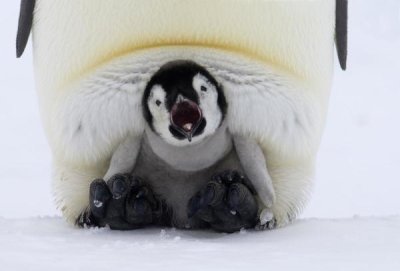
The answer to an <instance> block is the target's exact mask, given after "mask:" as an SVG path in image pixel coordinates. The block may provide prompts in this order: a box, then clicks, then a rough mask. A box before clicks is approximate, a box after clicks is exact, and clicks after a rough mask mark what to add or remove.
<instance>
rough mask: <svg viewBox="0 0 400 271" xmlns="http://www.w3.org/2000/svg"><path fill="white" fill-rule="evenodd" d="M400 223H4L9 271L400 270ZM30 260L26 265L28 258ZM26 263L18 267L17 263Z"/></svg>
mask: <svg viewBox="0 0 400 271" xmlns="http://www.w3.org/2000/svg"><path fill="white" fill-rule="evenodd" d="M399 226H400V218H399V217H398V218H395V217H394V218H385V219H377V218H370V219H348V220H316V219H310V220H303V221H298V222H297V223H295V224H294V225H292V226H290V227H286V228H283V229H278V230H274V231H272V232H249V231H247V232H241V233H237V234H231V235H229V234H218V233H213V232H194V231H177V230H171V229H167V230H163V229H162V230H160V229H147V230H140V231H135V232H110V231H109V230H105V229H101V230H99V229H96V230H86V231H79V230H76V229H72V228H69V227H67V226H66V225H65V223H64V222H63V221H61V219H59V218H41V219H20V220H9V219H8V220H0V239H1V241H2V243H3V244H4V243H5V244H7V249H3V250H2V252H1V254H0V262H1V267H2V270H32V271H34V270H40V271H42V270H69V271H70V270H110V268H112V269H111V270H119V271H122V270H201V271H204V270H219V271H222V270H229V271H231V270H259V269H261V270H324V271H330V270H332V271H336V270H352V271H356V270H360V271H366V270H385V271H386V270H400V250H399V242H400V231H399ZM21 255H23V257H21ZM16 257H18V260H16Z"/></svg>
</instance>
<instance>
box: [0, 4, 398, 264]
mask: <svg viewBox="0 0 400 271" xmlns="http://www.w3.org/2000/svg"><path fill="white" fill-rule="evenodd" d="M82 1H84V0H82ZM350 2H351V5H350V35H349V61H348V70H347V71H346V72H342V71H340V69H339V67H338V64H336V71H335V79H334V85H333V90H332V99H331V103H330V111H329V118H328V122H327V126H326V131H325V135H324V138H323V143H322V146H321V150H320V155H319V162H318V167H317V176H316V182H315V183H316V185H315V190H314V195H313V197H312V199H311V201H310V204H309V205H308V207H307V209H306V210H305V212H304V214H303V217H306V218H309V217H315V218H318V220H303V221H300V222H298V223H296V224H295V225H293V226H290V227H287V228H285V229H282V230H278V231H274V232H271V233H254V235H251V234H246V233H242V234H239V235H230V236H228V237H227V236H226V235H213V234H211V235H207V234H206V235H201V234H199V233H188V232H179V231H178V232H176V231H174V230H167V231H164V230H163V231H161V233H160V232H159V230H155V231H154V230H150V231H146V230H144V231H138V232H135V233H116V232H114V233H109V232H107V233H105V232H104V231H103V230H99V231H96V230H92V231H78V230H75V229H72V228H69V227H68V226H66V224H65V223H63V222H62V221H61V220H60V219H59V218H41V219H39V218H37V217H38V216H54V215H58V212H57V211H56V210H55V209H54V206H53V202H52V197H51V189H50V187H51V181H50V175H51V155H50V151H49V148H48V146H47V143H46V139H45V137H44V134H43V132H42V127H41V123H40V119H39V113H38V110H39V109H38V105H37V100H36V94H35V90H34V81H33V70H32V55H31V48H30V45H28V50H27V51H26V52H25V55H24V56H23V58H22V59H19V60H17V59H16V58H15V49H14V48H15V32H16V25H17V17H18V8H19V1H2V3H1V8H0V239H1V240H0V262H1V263H2V268H3V267H4V266H5V267H6V268H5V269H2V270H17V269H18V270H20V269H21V270H46V268H49V267H51V268H52V270H54V268H55V269H56V270H59V269H63V270H68V271H70V270H75V269H76V270H82V269H83V270H93V269H94V267H96V270H103V269H107V270H108V269H110V268H111V270H114V269H115V268H117V267H118V268H119V270H125V269H127V270H134V269H136V268H135V266H136V267H137V268H140V267H152V268H153V269H155V270H158V269H160V268H159V267H160V264H161V265H162V268H163V270H169V269H173V270H177V269H176V267H180V268H181V269H183V268H184V269H187V264H188V263H191V264H192V268H189V270H205V268H207V269H209V270H210V269H216V270H224V269H229V270H232V269H242V270H243V268H250V267H257V266H258V267H264V269H267V268H268V269H279V267H280V268H283V269H284V270H287V268H291V269H293V268H296V269H297V270H299V269H304V270H339V269H340V270H363V271H364V270H400V261H399V259H400V218H399V217H398V216H399V215H400V170H399V166H400V143H399V141H400V1H399V0H375V1H374V0H350ZM394 215H397V216H394ZM354 216H357V217H358V216H361V217H370V218H362V219H360V218H359V219H355V218H354V219H347V220H334V221H332V220H320V219H321V218H329V219H331V218H344V217H347V218H353V217H354ZM27 217H36V218H30V219H28V218H27ZM372 217H373V218H372ZM12 218H20V219H18V220H13V219H12ZM21 218H23V219H21ZM138 251H140V253H139V252H138ZM224 251H225V254H224V253H223V252H224ZM179 257H183V258H179ZM196 257H197V258H196ZM221 257H222V258H221ZM200 258H201V259H200ZM288 259H290V260H289V261H288ZM108 260H109V262H107V261H108ZM107 263H108V264H107ZM124 264H126V265H124ZM322 266H323V267H322ZM57 267H58V268H57ZM60 267H64V268H60ZM105 267H108V268H105ZM217 267H218V268H217ZM222 267H223V268H222ZM302 267H303V268H302ZM344 267H347V269H346V268H344ZM43 268H45V269H43ZM84 268H86V269H84ZM178 269H179V268H178Z"/></svg>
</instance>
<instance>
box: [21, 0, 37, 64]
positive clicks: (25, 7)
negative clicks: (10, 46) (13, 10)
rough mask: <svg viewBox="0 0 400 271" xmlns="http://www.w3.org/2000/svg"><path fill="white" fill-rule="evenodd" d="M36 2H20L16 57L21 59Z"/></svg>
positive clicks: (22, 0) (30, 0) (26, 0)
mask: <svg viewBox="0 0 400 271" xmlns="http://www.w3.org/2000/svg"><path fill="white" fill-rule="evenodd" d="M35 2H36V0H21V9H20V14H19V22H18V33H17V57H18V58H19V57H21V56H22V54H23V53H24V51H25V47H26V44H27V43H28V39H29V35H30V33H31V28H32V22H33V11H34V9H35Z"/></svg>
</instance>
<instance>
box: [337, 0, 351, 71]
mask: <svg viewBox="0 0 400 271" xmlns="http://www.w3.org/2000/svg"><path fill="white" fill-rule="evenodd" d="M347 19H348V0H336V49H337V52H338V57H339V63H340V67H342V69H343V70H346V66H347V24H348V20H347Z"/></svg>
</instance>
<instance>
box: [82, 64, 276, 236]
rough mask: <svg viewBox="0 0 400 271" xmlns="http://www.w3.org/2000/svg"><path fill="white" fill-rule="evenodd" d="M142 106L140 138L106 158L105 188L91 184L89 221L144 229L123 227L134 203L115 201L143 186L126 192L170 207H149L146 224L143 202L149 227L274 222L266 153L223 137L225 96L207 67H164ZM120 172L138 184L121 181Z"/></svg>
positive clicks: (237, 226)
mask: <svg viewBox="0 0 400 271" xmlns="http://www.w3.org/2000/svg"><path fill="white" fill-rule="evenodd" d="M142 106H143V114H144V118H145V120H146V122H147V127H146V128H145V131H144V134H143V136H142V137H141V138H137V137H128V138H127V139H126V140H125V142H123V143H122V144H121V145H120V146H119V147H118V149H117V150H116V151H115V153H114V155H113V157H112V160H111V163H110V168H109V170H108V172H107V174H106V175H105V177H104V180H108V181H107V184H106V182H105V181H102V180H100V181H99V180H95V181H94V182H93V184H92V186H91V192H90V195H91V196H90V203H91V206H90V209H92V214H94V215H95V216H96V214H98V215H97V217H95V218H94V219H93V218H92V220H97V221H100V223H97V224H96V225H97V226H99V225H100V226H101V225H105V224H108V225H110V226H111V228H115V229H131V228H137V227H138V225H142V224H143V223H142V221H139V222H140V223H136V224H135V225H133V226H132V225H131V224H129V223H128V224H126V221H129V220H130V221H133V220H132V219H129V218H125V217H123V216H124V215H125V214H131V217H134V218H135V219H137V217H140V216H141V215H140V214H137V213H135V212H136V211H135V210H136V209H137V208H138V207H132V206H136V205H135V204H136V203H135V202H130V203H129V204H122V205H121V204H120V203H118V202H119V201H121V200H126V201H127V202H129V201H130V199H132V198H136V197H137V195H135V196H133V197H132V196H129V194H130V193H131V192H126V191H125V190H129V189H131V188H129V187H132V185H131V184H130V183H135V184H137V183H141V185H145V186H146V188H143V186H139V187H136V188H132V191H133V192H132V193H139V192H138V191H140V190H145V191H151V193H150V194H151V195H156V198H158V199H159V201H160V202H164V203H165V205H166V206H167V209H168V210H169V215H170V217H167V218H166V217H165V215H160V214H159V213H160V210H153V212H154V213H158V215H157V216H155V217H153V220H151V219H149V210H150V209H151V208H150V206H155V205H154V204H151V203H150V202H152V201H153V200H152V201H149V202H147V201H144V202H141V203H140V206H142V207H141V208H139V209H142V210H147V211H146V212H144V213H145V214H146V215H145V218H146V219H145V221H147V222H148V223H149V224H154V223H157V222H155V221H163V222H164V223H166V224H168V225H172V226H174V227H178V228H198V227H203V226H204V225H209V226H211V227H213V228H214V229H216V230H219V231H226V232H233V231H236V230H240V229H241V228H243V227H253V226H255V223H256V222H257V220H258V221H259V224H260V225H261V224H262V225H267V224H268V223H269V222H271V221H272V220H273V216H272V215H271V212H269V208H270V207H271V206H272V204H273V201H274V197H275V195H274V190H273V187H272V180H271V178H270V176H269V174H268V172H267V170H266V167H265V165H266V163H265V158H264V155H263V153H262V151H261V149H260V147H259V146H258V145H257V144H256V143H255V142H254V141H252V140H249V139H246V138H244V137H241V136H238V135H232V134H231V133H230V132H229V127H228V126H227V124H226V122H224V119H225V114H226V112H227V106H228V104H227V102H226V99H225V96H224V93H223V91H222V89H221V87H220V86H219V84H218V83H217V80H216V79H215V78H214V77H213V76H212V75H211V74H210V73H209V72H208V71H207V70H206V69H205V68H203V67H201V66H200V65H198V64H196V63H194V62H191V61H186V60H177V61H173V62H169V63H167V64H165V65H164V66H162V67H161V68H160V69H159V71H157V72H156V73H155V74H154V75H153V77H152V78H151V80H150V81H149V83H148V85H147V87H146V89H145V91H144V95H143V98H142ZM124 173H129V174H131V176H134V177H133V178H134V179H135V178H138V179H140V180H141V181H140V182H139V181H134V180H132V179H131V178H129V177H126V176H125V177H123V176H124V175H121V174H124ZM116 184H118V185H116ZM107 185H108V189H107ZM142 194H144V193H140V195H142ZM147 194H149V193H147ZM121 195H125V197H126V199H125V198H124V197H122V196H121ZM257 195H258V197H259V199H260V201H259V202H257V201H258V200H257V198H256V196H257ZM151 198H153V196H152V197H151ZM104 199H106V200H104ZM146 204H147V205H146ZM259 205H260V206H261V207H260V210H259ZM106 206H107V207H106ZM143 206H148V207H147V208H144V207H143ZM104 208H106V209H107V211H106V209H104ZM118 208H119V209H121V208H126V209H127V210H125V211H123V212H121V211H120V210H119V209H118ZM210 208H211V209H210ZM213 208H214V209H215V210H213ZM113 209H114V211H110V210H113ZM107 212H109V213H110V215H107ZM116 213H119V214H121V215H118V217H119V218H118V219H117V220H115V219H114V218H110V217H109V216H115V214H116ZM132 213H134V215H132ZM144 213H143V214H144ZM258 213H261V216H260V217H257V214H258ZM99 214H101V215H100V217H99ZM120 216H122V217H120ZM160 216H162V218H161V217H160ZM214 216H216V217H214ZM210 217H212V219H211V218H210ZM265 217H268V219H267V220H266V219H265ZM121 221H125V222H121ZM134 221H137V220H134ZM149 221H150V222H149ZM165 221H170V222H165ZM268 225H271V224H268Z"/></svg>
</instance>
